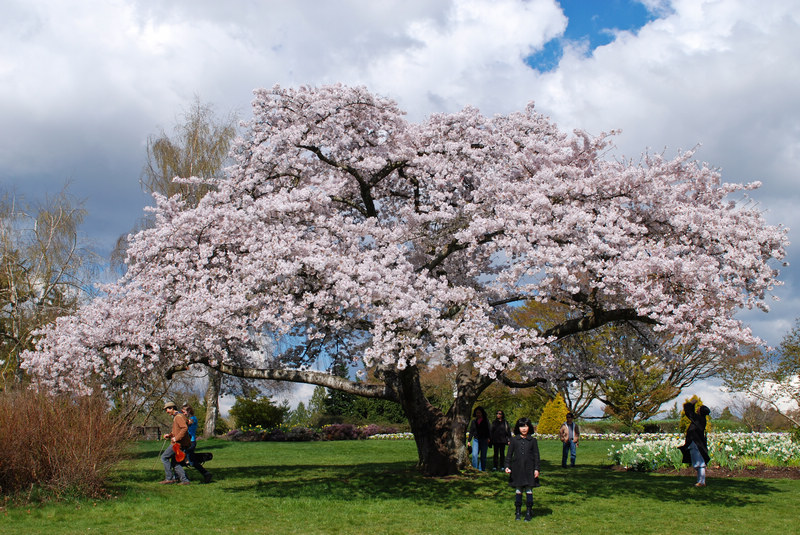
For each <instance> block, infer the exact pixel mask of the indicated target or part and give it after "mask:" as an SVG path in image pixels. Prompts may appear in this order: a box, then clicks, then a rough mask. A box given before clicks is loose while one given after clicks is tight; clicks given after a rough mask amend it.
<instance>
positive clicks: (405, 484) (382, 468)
mask: <svg viewBox="0 0 800 535" xmlns="http://www.w3.org/2000/svg"><path fill="white" fill-rule="evenodd" d="M218 474H219V479H220V480H224V481H225V482H226V483H231V482H233V481H235V480H236V479H241V480H249V481H246V482H243V484H241V485H235V484H234V485H231V486H229V487H227V488H226V489H225V490H226V491H227V492H232V493H248V494H252V493H254V494H256V495H258V496H260V497H265V498H269V497H273V498H285V497H287V496H291V497H294V498H318V497H320V496H323V495H324V496H334V497H336V499H339V500H342V501H347V502H355V501H365V500H370V499H404V500H409V501H412V502H414V503H417V504H421V503H435V504H437V505H441V506H442V507H443V508H444V509H449V508H459V507H461V506H462V505H461V504H462V501H463V498H464V497H465V496H469V497H473V498H475V497H484V498H496V497H503V498H506V497H507V496H508V492H509V490H508V487H507V486H506V485H498V484H496V481H497V480H496V479H495V478H492V477H491V476H490V475H489V474H488V473H477V472H472V471H469V472H465V473H464V474H463V475H460V476H455V477H447V478H431V477H425V476H423V475H421V474H420V473H419V472H417V471H416V469H415V468H414V466H413V465H411V464H409V463H408V462H394V463H359V464H354V465H352V466H324V467H321V466H319V465H305V466H303V465H292V466H269V467H253V468H227V469H224V470H221V471H217V472H215V473H214V477H215V478H217V477H218ZM253 479H257V480H256V481H252V480H253Z"/></svg>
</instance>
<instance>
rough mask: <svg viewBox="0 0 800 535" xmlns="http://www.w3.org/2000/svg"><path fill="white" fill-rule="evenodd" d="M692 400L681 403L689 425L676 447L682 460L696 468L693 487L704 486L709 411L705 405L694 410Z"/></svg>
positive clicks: (707, 459)
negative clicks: (684, 438) (683, 439)
mask: <svg viewBox="0 0 800 535" xmlns="http://www.w3.org/2000/svg"><path fill="white" fill-rule="evenodd" d="M694 405H695V404H694V402H691V401H690V402H687V403H684V405H683V412H684V414H686V417H687V418H689V427H687V428H686V440H685V441H684V443H683V446H678V448H679V449H680V450H681V452H682V453H683V462H684V463H687V464H691V465H692V466H693V467H694V469H695V470H697V483H695V484H694V486H695V487H705V486H706V464H707V463H708V461H710V460H711V458H710V457H709V456H708V441H707V439H706V416H708V415H709V414H711V411H710V410H709V408H708V407H706V406H705V405H701V406H700V409H698V410H697V412H695V406H694Z"/></svg>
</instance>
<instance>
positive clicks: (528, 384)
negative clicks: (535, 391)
mask: <svg viewBox="0 0 800 535" xmlns="http://www.w3.org/2000/svg"><path fill="white" fill-rule="evenodd" d="M498 379H499V381H500V382H501V383H503V384H504V385H506V386H507V387H509V388H532V387H534V386H539V385H543V384H545V383H546V382H547V379H543V378H542V377H537V378H536V379H531V380H530V381H514V380H512V379H509V378H508V377H506V376H505V375H500V376H498Z"/></svg>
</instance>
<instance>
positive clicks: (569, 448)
mask: <svg viewBox="0 0 800 535" xmlns="http://www.w3.org/2000/svg"><path fill="white" fill-rule="evenodd" d="M577 453H578V448H577V447H576V444H575V442H574V441H572V440H570V441H568V442H564V444H563V446H562V447H561V466H567V455H569V464H571V465H572V466H575V457H576V456H577Z"/></svg>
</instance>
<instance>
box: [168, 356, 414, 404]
mask: <svg viewBox="0 0 800 535" xmlns="http://www.w3.org/2000/svg"><path fill="white" fill-rule="evenodd" d="M194 364H204V365H205V366H208V367H209V368H211V369H214V370H218V371H220V372H222V373H224V374H227V375H234V376H236V377H244V378H246V379H270V380H273V381H288V382H290V383H305V384H310V385H319V386H325V387H328V388H332V389H334V390H341V391H342V392H347V393H349V394H354V395H356V396H363V397H367V398H378V399H387V400H389V401H396V402H399V399H397V396H396V395H395V393H394V392H393V391H392V390H390V389H389V388H388V387H387V386H386V385H377V384H367V383H358V382H355V381H350V380H348V379H345V378H344V377H338V376H336V375H331V374H329V373H324V372H318V371H313V370H292V369H288V368H244V367H241V366H234V365H231V364H224V363H222V364H217V365H214V366H211V365H209V363H208V361H207V360H206V359H199V360H197V361H195V362H194ZM189 366H190V364H184V365H179V366H173V367H172V368H170V369H169V370H168V371H167V374H166V375H167V378H171V377H172V375H173V374H175V373H177V372H180V371H185V370H187V369H188V368H189Z"/></svg>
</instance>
